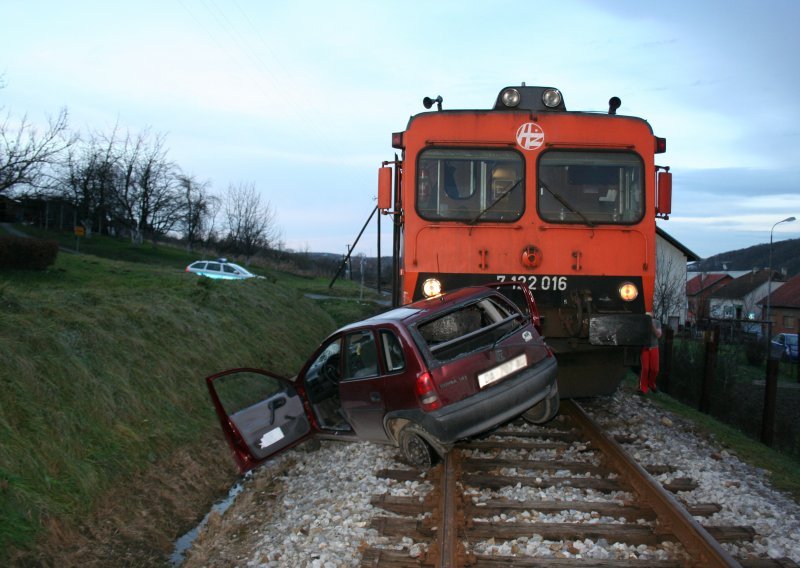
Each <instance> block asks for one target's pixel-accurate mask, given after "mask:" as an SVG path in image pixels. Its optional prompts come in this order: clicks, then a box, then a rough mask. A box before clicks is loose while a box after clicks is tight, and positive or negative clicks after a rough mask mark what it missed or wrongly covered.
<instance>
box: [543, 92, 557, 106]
mask: <svg viewBox="0 0 800 568" xmlns="http://www.w3.org/2000/svg"><path fill="white" fill-rule="evenodd" d="M542 102H543V103H544V106H546V107H547V108H556V107H557V106H558V105H560V104H561V91H559V90H558V89H545V90H544V92H543V93H542Z"/></svg>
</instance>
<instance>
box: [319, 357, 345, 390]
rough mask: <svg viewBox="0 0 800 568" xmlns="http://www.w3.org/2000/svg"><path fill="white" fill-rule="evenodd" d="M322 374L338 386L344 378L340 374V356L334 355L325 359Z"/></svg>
mask: <svg viewBox="0 0 800 568" xmlns="http://www.w3.org/2000/svg"><path fill="white" fill-rule="evenodd" d="M320 375H322V378H324V379H325V380H326V381H328V382H329V383H331V384H332V385H333V386H335V387H338V386H339V380H340V379H341V378H342V377H341V375H340V374H339V357H336V356H334V357H331V358H330V359H328V360H327V361H325V363H324V364H323V365H322V371H321V372H320Z"/></svg>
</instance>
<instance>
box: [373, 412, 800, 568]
mask: <svg viewBox="0 0 800 568" xmlns="http://www.w3.org/2000/svg"><path fill="white" fill-rule="evenodd" d="M669 471H670V467H669V466H668V465H664V466H648V467H647V469H645V468H643V467H642V466H640V465H639V464H637V463H636V462H635V461H634V460H633V459H632V458H631V457H630V456H629V455H628V454H627V452H625V450H624V449H623V447H622V444H620V443H619V442H618V441H617V440H615V439H612V438H610V437H609V436H607V435H606V434H605V433H603V431H602V430H601V428H600V427H599V426H598V425H597V424H596V423H594V422H593V421H592V420H591V419H590V418H589V416H588V415H587V414H586V413H585V412H584V410H583V409H582V408H581V407H580V406H579V405H578V404H577V403H575V402H573V401H566V402H562V408H561V413H560V415H559V418H558V420H556V421H553V423H551V424H550V425H548V426H547V427H533V426H528V425H523V424H514V425H511V426H510V427H509V428H507V429H504V430H501V431H496V432H493V433H492V434H491V435H490V436H487V437H485V438H483V439H480V440H477V441H472V442H469V443H465V444H462V445H459V446H457V447H456V448H455V449H454V450H453V451H451V452H450V453H449V454H448V455H447V456H446V458H445V459H444V460H443V463H441V464H440V465H438V466H437V467H436V468H434V469H433V470H431V471H430V472H428V473H427V474H426V475H421V474H420V473H419V472H417V471H411V470H383V471H381V472H379V476H381V477H386V478H394V479H396V480H399V481H415V480H416V481H423V482H427V483H429V484H430V486H431V490H430V491H429V492H428V493H427V496H425V497H424V498H423V499H420V498H413V497H405V496H392V495H388V494H382V495H375V496H373V498H372V504H373V505H374V506H376V507H379V508H381V509H383V510H385V511H387V513H389V514H387V515H381V516H377V517H375V518H374V519H373V521H372V527H373V528H374V529H376V530H377V531H378V532H379V533H380V534H381V535H382V536H384V537H386V540H387V542H388V544H387V545H386V546H372V547H369V548H366V549H365V550H364V551H363V556H362V564H361V566H362V567H367V566H381V567H390V568H391V567H397V568H405V567H419V566H434V567H456V566H472V567H478V568H480V567H497V566H576V565H579V566H593V567H601V566H602V567H622V566H649V567H657V568H667V567H673V566H675V567H683V566H690V567H693V566H698V567H699V566H702V567H709V566H710V567H718V566H744V567H748V568H761V567H763V568H767V567H772V566H775V567H777V566H781V567H790V566H796V564H795V563H793V562H792V561H790V560H771V559H737V558H734V557H732V556H731V555H730V554H729V553H728V552H727V551H726V550H725V548H723V546H722V545H721V544H720V543H726V542H730V543H741V542H745V541H748V540H751V539H753V538H754V536H755V531H754V529H752V528H751V527H747V526H709V527H704V526H703V524H702V523H701V522H698V521H697V520H696V519H697V517H700V518H702V517H708V516H711V515H713V514H714V513H715V512H717V511H719V510H720V506H719V505H717V504H715V503H706V504H699V505H698V504H693V505H691V506H687V505H685V504H684V503H683V502H681V501H680V500H679V498H678V497H676V494H677V493H678V492H683V491H691V490H692V489H693V488H694V484H693V482H692V480H691V479H673V480H672V481H671V482H670V483H669V484H666V485H662V484H660V483H658V482H657V481H655V479H654V478H653V475H657V474H660V473H665V472H669Z"/></svg>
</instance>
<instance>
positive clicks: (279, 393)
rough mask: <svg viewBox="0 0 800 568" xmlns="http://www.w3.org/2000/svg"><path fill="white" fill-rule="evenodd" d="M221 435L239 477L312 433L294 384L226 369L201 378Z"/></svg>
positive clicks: (253, 372) (258, 372)
mask: <svg viewBox="0 0 800 568" xmlns="http://www.w3.org/2000/svg"><path fill="white" fill-rule="evenodd" d="M206 384H207V385H208V390H209V393H210V394H211V400H212V401H213V403H214V409H215V410H216V411H217V415H218V416H219V421H220V425H221V426H222V431H223V433H224V434H225V438H226V439H227V441H228V444H229V445H230V447H231V450H233V458H234V460H235V461H236V465H238V466H239V470H240V471H241V472H242V473H244V472H246V471H248V470H250V469H253V468H254V467H256V466H257V465H259V464H260V463H262V462H264V461H266V460H268V459H269V458H271V457H273V456H275V455H277V454H279V453H280V452H282V451H284V450H287V449H289V448H291V447H292V446H295V445H297V444H299V443H300V442H302V441H303V440H306V439H307V438H309V437H311V436H313V435H314V433H315V429H314V426H313V424H314V421H313V420H312V419H311V417H310V416H309V415H308V413H307V410H306V409H307V405H306V404H304V397H303V396H302V394H301V393H299V392H298V390H297V389H296V388H295V385H294V383H293V382H292V381H291V380H290V379H288V378H286V377H281V376H280V375H275V374H273V373H270V372H269V371H263V370H260V369H231V370H228V371H223V372H222V373H217V374H216V375H212V376H210V377H208V378H206Z"/></svg>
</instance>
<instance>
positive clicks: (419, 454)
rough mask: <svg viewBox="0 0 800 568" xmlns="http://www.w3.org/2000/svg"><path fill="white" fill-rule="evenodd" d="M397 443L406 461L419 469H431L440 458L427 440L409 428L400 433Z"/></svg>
mask: <svg viewBox="0 0 800 568" xmlns="http://www.w3.org/2000/svg"><path fill="white" fill-rule="evenodd" d="M397 441H398V443H399V445H400V451H402V452H403V457H404V458H405V459H406V461H407V462H409V463H410V464H411V465H413V466H415V467H418V468H419V469H422V470H426V469H430V468H431V467H432V466H433V464H435V463H436V460H437V459H438V457H439V456H438V455H437V454H436V451H435V450H434V449H433V447H431V445H430V444H429V443H428V442H427V441H425V438H423V437H422V436H420V435H419V434H417V433H416V432H414V431H413V430H411V429H410V428H408V427H406V428H403V429H402V430H401V431H400V435H399V436H398V440H397Z"/></svg>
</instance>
